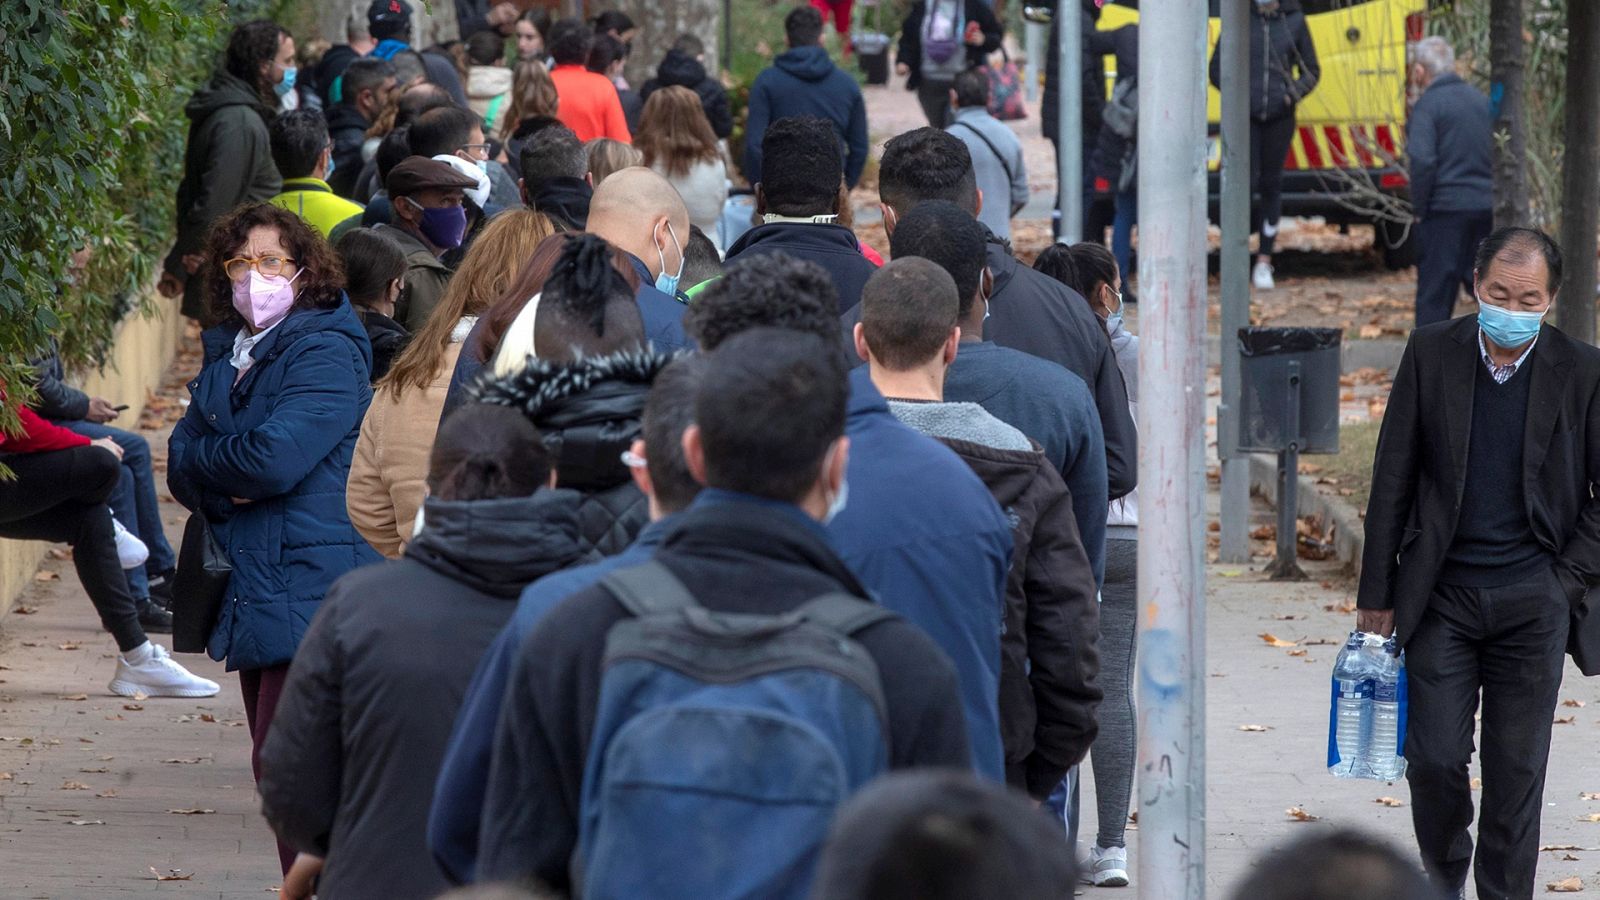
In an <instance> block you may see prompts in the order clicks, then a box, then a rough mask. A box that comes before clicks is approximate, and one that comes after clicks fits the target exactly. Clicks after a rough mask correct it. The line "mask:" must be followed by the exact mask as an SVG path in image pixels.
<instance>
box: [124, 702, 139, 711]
mask: <svg viewBox="0 0 1600 900" xmlns="http://www.w3.org/2000/svg"><path fill="white" fill-rule="evenodd" d="M122 708H123V709H125V710H127V711H129V712H138V711H139V710H141V709H144V705H143V704H141V703H124V704H122Z"/></svg>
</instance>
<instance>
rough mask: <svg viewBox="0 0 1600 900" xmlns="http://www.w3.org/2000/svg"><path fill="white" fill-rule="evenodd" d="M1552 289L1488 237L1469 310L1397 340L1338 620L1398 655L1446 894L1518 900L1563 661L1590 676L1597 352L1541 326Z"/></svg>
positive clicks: (1526, 890)
mask: <svg viewBox="0 0 1600 900" xmlns="http://www.w3.org/2000/svg"><path fill="white" fill-rule="evenodd" d="M1560 288H1561V251H1560V250H1559V249H1558V248H1557V247H1556V244H1555V242H1554V241H1552V240H1551V239H1550V238H1549V236H1547V235H1545V234H1544V233H1542V232H1539V231H1535V230H1533V229H1529V228H1502V229H1499V230H1497V231H1495V232H1494V233H1492V234H1490V235H1489V237H1488V239H1487V240H1485V241H1484V242H1483V244H1482V245H1481V246H1480V247H1479V248H1478V256H1477V260H1476V262H1475V264H1474V268H1473V289H1474V292H1475V293H1476V295H1477V299H1478V314H1477V315H1475V316H1462V317H1461V318H1459V319H1452V320H1450V321H1448V322H1438V323H1435V324H1433V325H1428V326H1424V327H1422V328H1419V329H1417V330H1416V331H1414V332H1412V333H1411V338H1410V340H1409V341H1407V343H1406V350H1405V355H1404V356H1403V357H1401V360H1400V367H1399V369H1398V370H1396V372H1395V378H1394V388H1393V389H1392V390H1391V392H1390V394H1389V408H1388V410H1387V411H1386V412H1385V413H1384V416H1383V428H1382V430H1381V431H1380V432H1379V433H1378V449H1377V455H1376V458H1375V459H1374V461H1373V469H1372V502H1371V503H1370V504H1369V505H1368V507H1367V517H1366V549H1365V550H1364V551H1363V555H1362V565H1361V583H1360V586H1359V588H1358V590H1357V594H1356V607H1357V609H1356V622H1355V625H1356V628H1357V629H1358V630H1360V631H1367V632H1376V633H1378V634H1382V635H1392V636H1393V637H1394V639H1395V642H1396V643H1397V644H1398V646H1399V647H1401V648H1403V649H1404V651H1405V654H1406V674H1407V679H1408V682H1409V688H1410V705H1409V712H1408V718H1407V720H1406V722H1405V723H1404V724H1403V728H1404V734H1405V746H1404V752H1405V758H1406V764H1407V768H1406V778H1407V780H1408V781H1410V782H1411V810H1412V813H1411V818H1412V824H1413V825H1414V827H1415V831H1416V837H1417V846H1418V848H1419V849H1420V850H1421V851H1422V862H1423V865H1424V867H1426V869H1427V871H1428V875H1429V876H1430V877H1431V878H1432V880H1433V883H1434V885H1435V886H1436V887H1438V888H1439V889H1440V890H1441V891H1442V892H1444V893H1446V894H1448V895H1450V896H1464V895H1465V892H1466V884H1467V877H1468V875H1474V876H1475V877H1476V881H1477V891H1478V896H1479V897H1532V896H1533V892H1534V876H1535V871H1536V869H1537V866H1538V862H1539V817H1540V813H1541V811H1542V810H1543V809H1544V802H1543V798H1544V779H1545V768H1546V766H1547V765H1548V761H1549V755H1550V727H1551V726H1550V723H1551V720H1552V718H1553V716H1554V713H1555V707H1556V697H1557V692H1558V691H1559V690H1560V688H1561V678H1562V670H1563V669H1564V667H1565V654H1566V653H1567V652H1568V651H1569V650H1570V651H1572V652H1573V655H1574V657H1575V661H1576V662H1577V663H1578V666H1579V668H1580V669H1581V670H1582V671H1583V673H1584V674H1586V675H1596V674H1600V615H1596V614H1595V612H1594V609H1593V603H1594V595H1593V593H1592V590H1593V588H1594V587H1595V585H1596V584H1600V497H1597V496H1596V493H1595V490H1596V486H1597V485H1600V349H1596V348H1594V347H1592V346H1590V345H1588V344H1585V343H1583V342H1581V341H1576V340H1573V339H1572V338H1570V337H1568V336H1567V335H1566V334H1564V333H1563V332H1561V331H1559V330H1557V329H1556V328H1555V327H1553V326H1551V325H1549V324H1547V323H1545V322H1544V317H1545V316H1546V315H1547V314H1548V313H1549V311H1550V304H1551V301H1552V300H1553V299H1554V297H1555V295H1556V292H1557V291H1558V290H1560ZM1580 302H1583V303H1585V304H1587V302H1588V300H1587V298H1584V297H1583V296H1582V295H1581V294H1580ZM1480 695H1481V696H1482V712H1483V733H1482V736H1481V740H1480V742H1479V743H1478V744H1477V746H1478V748H1479V751H1480V761H1481V763H1482V767H1483V792H1482V809H1481V811H1480V814H1479V816H1478V821H1479V823H1480V824H1479V826H1478V848H1477V857H1476V860H1474V858H1473V851H1472V835H1471V834H1470V833H1469V831H1468V828H1469V826H1470V825H1471V824H1472V819H1473V793H1474V792H1473V790H1472V788H1471V786H1470V785H1469V784H1468V778H1467V775H1468V770H1467V766H1468V764H1469V763H1470V762H1471V760H1472V752H1473V732H1474V730H1475V722H1474V712H1475V711H1476V710H1477V709H1478V708H1479V697H1480Z"/></svg>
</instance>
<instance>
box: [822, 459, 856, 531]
mask: <svg viewBox="0 0 1600 900" xmlns="http://www.w3.org/2000/svg"><path fill="white" fill-rule="evenodd" d="M834 452H835V453H837V452H839V451H838V447H837V446H835V447H834ZM832 465H833V457H832V456H831V455H830V456H829V457H828V461H827V463H825V464H824V465H823V469H827V468H829V467H830V466H832ZM849 503H850V479H849V478H841V479H839V492H838V493H837V494H834V495H833V499H832V500H830V501H828V511H827V512H826V513H823V515H822V524H823V525H827V524H829V523H831V522H832V521H833V520H834V519H835V518H837V517H838V515H839V514H840V513H842V512H844V508H845V507H846V506H847V505H849Z"/></svg>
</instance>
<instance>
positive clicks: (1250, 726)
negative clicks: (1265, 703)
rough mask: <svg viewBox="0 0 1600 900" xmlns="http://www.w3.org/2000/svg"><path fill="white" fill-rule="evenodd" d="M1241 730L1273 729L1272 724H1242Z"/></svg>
mask: <svg viewBox="0 0 1600 900" xmlns="http://www.w3.org/2000/svg"><path fill="white" fill-rule="evenodd" d="M1239 730H1240V731H1271V730H1272V726H1271V725H1240V726H1239Z"/></svg>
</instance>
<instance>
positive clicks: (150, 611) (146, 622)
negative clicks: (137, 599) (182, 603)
mask: <svg viewBox="0 0 1600 900" xmlns="http://www.w3.org/2000/svg"><path fill="white" fill-rule="evenodd" d="M139 627H141V628H143V629H144V630H145V632H146V633H147V634H171V633H172V613H169V612H167V610H166V608H165V607H163V606H162V605H161V604H159V603H157V602H155V601H154V600H145V601H142V602H141V603H140V604H139Z"/></svg>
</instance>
